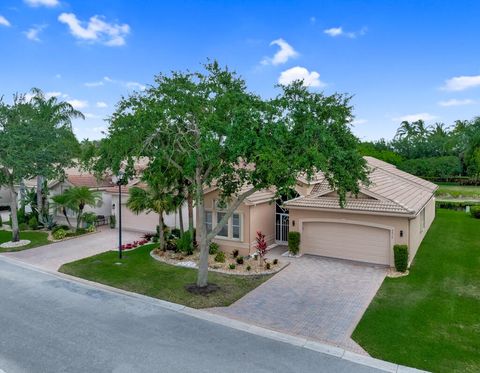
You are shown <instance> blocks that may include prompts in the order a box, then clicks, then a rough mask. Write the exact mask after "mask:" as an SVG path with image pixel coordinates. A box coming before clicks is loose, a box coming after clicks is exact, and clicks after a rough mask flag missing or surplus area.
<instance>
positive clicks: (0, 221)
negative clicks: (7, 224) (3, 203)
mask: <svg viewBox="0 0 480 373" xmlns="http://www.w3.org/2000/svg"><path fill="white" fill-rule="evenodd" d="M0 227H3V220H2V215H0Z"/></svg>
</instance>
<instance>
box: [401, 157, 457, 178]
mask: <svg viewBox="0 0 480 373" xmlns="http://www.w3.org/2000/svg"><path fill="white" fill-rule="evenodd" d="M398 168H400V169H401V170H403V171H406V172H408V173H411V174H414V175H417V176H423V177H429V178H448V177H455V176H458V175H460V174H461V173H462V163H461V162H460V158H458V157H457V156H446V157H431V158H415V159H408V160H406V161H403V162H401V163H400V165H399V167H398Z"/></svg>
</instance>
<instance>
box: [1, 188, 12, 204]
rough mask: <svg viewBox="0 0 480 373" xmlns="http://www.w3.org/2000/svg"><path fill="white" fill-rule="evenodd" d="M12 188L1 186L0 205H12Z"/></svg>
mask: <svg viewBox="0 0 480 373" xmlns="http://www.w3.org/2000/svg"><path fill="white" fill-rule="evenodd" d="M10 201H11V197H10V190H8V189H7V188H4V187H0V207H3V206H10Z"/></svg>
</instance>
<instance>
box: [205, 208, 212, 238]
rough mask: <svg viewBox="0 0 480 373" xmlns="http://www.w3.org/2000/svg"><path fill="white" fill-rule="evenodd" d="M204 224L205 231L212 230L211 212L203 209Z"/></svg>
mask: <svg viewBox="0 0 480 373" xmlns="http://www.w3.org/2000/svg"><path fill="white" fill-rule="evenodd" d="M205 224H206V226H207V233H209V232H211V231H212V212H211V211H205Z"/></svg>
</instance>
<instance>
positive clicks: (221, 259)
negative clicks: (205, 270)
mask: <svg viewBox="0 0 480 373" xmlns="http://www.w3.org/2000/svg"><path fill="white" fill-rule="evenodd" d="M215 261H216V262H218V263H225V253H224V252H223V251H219V252H218V253H217V255H215Z"/></svg>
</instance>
